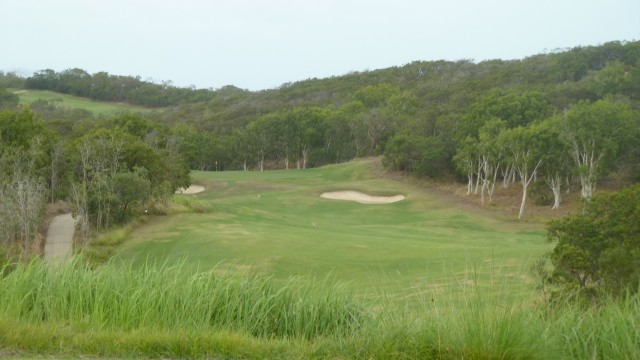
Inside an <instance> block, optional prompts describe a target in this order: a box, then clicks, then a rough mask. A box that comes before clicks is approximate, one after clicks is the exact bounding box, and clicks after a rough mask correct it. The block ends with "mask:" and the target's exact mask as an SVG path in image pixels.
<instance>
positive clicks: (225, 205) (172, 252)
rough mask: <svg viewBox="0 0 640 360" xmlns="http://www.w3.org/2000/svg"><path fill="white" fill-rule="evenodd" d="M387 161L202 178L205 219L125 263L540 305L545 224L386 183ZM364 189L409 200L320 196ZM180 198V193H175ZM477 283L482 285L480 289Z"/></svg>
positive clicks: (360, 290)
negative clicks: (207, 207)
mask: <svg viewBox="0 0 640 360" xmlns="http://www.w3.org/2000/svg"><path fill="white" fill-rule="evenodd" d="M379 173H380V171H379V162H378V161H377V160H363V161H354V162H351V163H348V164H340V165H333V166H326V167H322V168H317V169H308V170H278V171H268V172H262V173H261V172H194V173H193V177H194V179H195V180H196V181H197V182H198V183H199V184H203V185H204V186H205V188H206V190H205V191H204V192H202V193H200V194H197V195H190V196H196V197H198V198H199V199H201V200H202V201H205V202H209V203H210V204H211V205H212V208H213V211H212V212H210V213H206V214H181V215H174V216H162V217H156V218H153V219H151V220H150V221H148V222H147V223H145V224H144V225H142V226H140V227H139V228H137V229H136V230H135V231H134V232H133V233H132V234H131V235H130V237H129V238H128V240H127V241H126V242H125V243H124V244H123V245H122V246H121V248H120V250H119V257H120V258H122V259H124V260H126V261H134V263H140V262H144V261H146V260H147V259H148V260H151V261H160V262H165V261H168V262H174V261H186V262H187V263H188V264H190V265H192V266H193V267H194V268H198V269H199V270H209V269H212V268H216V271H247V272H253V273H263V274H269V275H272V276H273V277H274V278H275V279H276V280H279V279H287V278H288V277H290V276H294V275H300V276H309V277H314V278H323V277H325V276H327V275H328V274H330V276H331V277H332V278H333V279H335V280H340V281H346V282H348V283H349V286H350V287H351V288H353V289H354V291H355V292H356V293H357V294H358V295H361V296H365V297H369V298H372V299H375V298H379V297H380V295H381V294H384V295H385V296H386V297H387V298H391V299H396V300H398V299H423V300H424V299H428V300H429V301H432V299H433V301H437V299H438V298H443V297H445V296H449V295H450V294H452V293H459V292H464V291H466V289H468V288H471V287H473V288H474V289H478V288H481V289H486V290H487V291H488V292H489V293H491V294H496V295H498V296H508V297H514V298H530V296H531V294H532V292H531V291H532V290H531V279H530V276H529V274H528V270H527V269H528V267H529V263H530V262H531V261H532V260H535V259H536V258H537V257H538V256H539V255H541V254H542V253H544V252H545V251H547V250H549V245H548V244H546V243H545V242H544V240H543V239H544V231H543V230H544V229H543V226H541V225H539V224H525V223H517V222H513V221H506V220H502V219H499V218H497V217H496V216H495V215H494V214H491V213H486V212H483V211H481V210H478V209H474V208H472V207H469V206H468V205H465V204H464V203H463V202H461V201H460V200H459V199H456V198H455V197H453V196H451V195H449V194H441V193H438V192H437V191H435V190H433V189H428V188H423V187H419V186H415V185H412V184H410V183H408V182H406V181H399V180H393V179H390V178H388V177H384V176H382V175H378V174H379ZM344 189H349V190H354V191H359V192H363V193H366V194H369V195H373V196H391V195H398V194H402V195H404V196H405V199H404V200H403V201H399V202H395V203H388V204H384V205H363V204H360V203H357V202H351V201H335V200H327V199H323V198H320V194H322V193H324V192H330V191H338V190H344ZM176 196H180V195H176ZM471 285H473V286H471Z"/></svg>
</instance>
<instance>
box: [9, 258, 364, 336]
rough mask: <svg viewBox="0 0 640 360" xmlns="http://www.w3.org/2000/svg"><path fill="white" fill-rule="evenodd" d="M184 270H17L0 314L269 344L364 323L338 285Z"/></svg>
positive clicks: (35, 267) (28, 319)
mask: <svg viewBox="0 0 640 360" xmlns="http://www.w3.org/2000/svg"><path fill="white" fill-rule="evenodd" d="M183 269H184V267H183V266H180V265H177V266H171V267H168V266H159V267H156V266H151V265H149V266H145V267H142V268H136V269H135V270H134V269H132V268H130V267H127V266H104V267H101V268H98V269H96V270H91V269H89V268H88V267H86V266H83V265H81V264H80V263H79V262H72V263H70V264H68V265H63V266H60V267H54V266H50V265H47V264H45V263H41V262H34V263H31V264H28V265H24V266H18V267H17V268H16V269H15V270H14V271H12V272H11V273H10V274H9V275H8V276H6V277H5V278H3V279H1V280H0V304H1V306H0V316H1V317H2V318H3V319H11V320H15V321H26V322H30V323H63V324H69V325H74V326H81V327H86V328H91V329H104V328H109V329H118V330H134V329H140V328H156V329H167V330H169V329H182V330H197V329H214V330H229V331H239V332H244V333H247V334H251V335H253V336H256V337H267V338H272V337H300V338H312V337H315V336H320V335H327V334H336V333H346V332H348V331H350V330H352V329H354V328H357V327H358V326H359V324H360V322H361V321H362V320H363V317H364V313H363V311H362V310H361V307H360V306H359V305H358V304H357V303H355V302H354V301H353V300H352V299H351V298H350V297H349V296H348V295H344V293H343V291H342V290H341V287H340V286H339V285H338V286H334V287H332V288H325V287H322V291H318V290H320V287H318V286H314V285H313V284H301V283H300V282H298V281H296V279H291V280H290V281H289V282H288V283H287V284H284V285H279V286H278V287H277V288H276V287H274V286H273V285H272V282H271V281H270V279H269V278H268V277H259V276H255V277H241V276H237V275H217V274H214V273H204V274H196V275H193V274H188V273H186V272H185V271H184V270H183Z"/></svg>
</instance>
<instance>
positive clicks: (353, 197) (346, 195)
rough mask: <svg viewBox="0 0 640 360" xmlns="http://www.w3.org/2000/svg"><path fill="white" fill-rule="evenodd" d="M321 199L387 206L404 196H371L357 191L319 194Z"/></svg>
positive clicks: (402, 198)
mask: <svg viewBox="0 0 640 360" xmlns="http://www.w3.org/2000/svg"><path fill="white" fill-rule="evenodd" d="M320 197H321V198H325V199H332V200H349V201H356V202H359V203H360V204H389V203H394V202H397V201H401V200H404V195H394V196H371V195H367V194H363V193H361V192H357V191H333V192H326V193H322V194H320Z"/></svg>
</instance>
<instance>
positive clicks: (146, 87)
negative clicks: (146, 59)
mask: <svg viewBox="0 0 640 360" xmlns="http://www.w3.org/2000/svg"><path fill="white" fill-rule="evenodd" d="M24 87H25V88H27V89H37V90H51V91H56V92H60V93H63V94H71V95H75V96H81V97H87V98H90V99H93V100H100V101H114V102H129V103H131V104H137V105H142V106H149V107H165V106H172V105H177V104H179V103H181V102H200V101H206V100H210V99H211V98H212V94H213V91H212V90H205V89H195V87H189V88H178V87H175V86H173V85H172V84H171V82H170V81H168V82H162V83H161V84H155V83H153V82H150V81H142V80H141V79H140V77H139V76H137V77H132V76H118V75H109V74H108V73H106V72H98V73H95V74H93V75H91V74H89V73H87V72H86V71H85V70H82V69H78V68H74V69H67V70H64V71H62V72H59V73H56V72H55V71H54V70H51V69H46V70H40V71H38V72H36V73H34V74H33V75H32V76H31V77H28V78H27V79H25V81H24Z"/></svg>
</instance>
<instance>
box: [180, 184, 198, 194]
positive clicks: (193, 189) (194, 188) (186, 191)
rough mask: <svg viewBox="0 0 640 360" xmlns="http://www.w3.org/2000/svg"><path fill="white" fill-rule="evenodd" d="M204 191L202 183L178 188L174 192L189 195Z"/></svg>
mask: <svg viewBox="0 0 640 360" xmlns="http://www.w3.org/2000/svg"><path fill="white" fill-rule="evenodd" d="M203 191H204V186H202V185H191V186H189V187H188V188H186V189H185V188H179V189H178V190H176V194H183V195H191V194H197V193H199V192H203Z"/></svg>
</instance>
